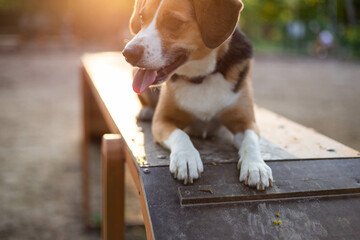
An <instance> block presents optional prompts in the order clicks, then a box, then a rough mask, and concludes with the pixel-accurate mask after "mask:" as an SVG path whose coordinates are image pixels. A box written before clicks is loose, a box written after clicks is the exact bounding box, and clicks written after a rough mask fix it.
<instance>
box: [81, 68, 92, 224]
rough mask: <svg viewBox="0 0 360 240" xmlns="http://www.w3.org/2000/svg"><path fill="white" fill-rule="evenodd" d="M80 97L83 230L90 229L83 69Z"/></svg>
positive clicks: (86, 94)
mask: <svg viewBox="0 0 360 240" xmlns="http://www.w3.org/2000/svg"><path fill="white" fill-rule="evenodd" d="M81 70H82V71H81V95H82V146H81V148H82V156H81V194H82V212H83V224H84V226H85V228H88V227H90V185H89V171H90V169H89V143H90V131H89V121H90V116H89V102H90V98H91V96H90V94H91V93H90V89H89V86H88V83H87V79H86V73H85V70H84V69H81Z"/></svg>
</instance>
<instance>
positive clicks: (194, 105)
mask: <svg viewBox="0 0 360 240" xmlns="http://www.w3.org/2000/svg"><path fill="white" fill-rule="evenodd" d="M169 84H171V85H172V87H173V88H175V91H174V98H175V101H176V103H177V105H178V106H179V107H181V108H182V109H184V110H186V111H188V112H190V113H191V114H193V115H194V116H196V117H197V118H198V119H200V120H202V121H209V120H211V119H212V118H213V117H215V116H216V114H218V113H219V112H220V111H222V110H224V109H225V108H226V107H229V106H231V105H233V104H234V103H235V102H236V100H237V99H238V98H239V96H240V94H241V91H239V92H237V93H234V92H233V90H232V89H233V87H234V84H233V83H231V82H229V81H226V80H225V79H224V77H223V75H222V74H220V73H216V74H213V75H210V76H208V77H207V78H205V79H204V81H203V82H202V83H201V84H194V83H189V82H187V81H183V80H179V81H174V82H169Z"/></svg>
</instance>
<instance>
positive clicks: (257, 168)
mask: <svg viewBox="0 0 360 240" xmlns="http://www.w3.org/2000/svg"><path fill="white" fill-rule="evenodd" d="M245 153H246V152H245ZM238 168H240V178H239V180H240V182H245V185H248V186H251V187H256V189H257V190H265V188H266V187H269V186H272V182H273V176H272V171H271V168H270V167H269V166H268V165H267V164H266V163H265V162H264V160H263V159H262V158H261V156H259V155H258V154H244V156H242V157H241V158H240V160H239V162H238Z"/></svg>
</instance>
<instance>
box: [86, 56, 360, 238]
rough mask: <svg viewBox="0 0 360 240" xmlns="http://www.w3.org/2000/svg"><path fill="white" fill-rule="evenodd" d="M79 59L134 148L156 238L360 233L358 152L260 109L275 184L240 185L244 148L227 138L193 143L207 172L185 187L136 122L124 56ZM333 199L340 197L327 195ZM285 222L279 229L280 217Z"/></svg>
mask: <svg viewBox="0 0 360 240" xmlns="http://www.w3.org/2000/svg"><path fill="white" fill-rule="evenodd" d="M82 64H83V70H84V72H85V74H86V75H87V77H88V84H89V86H90V88H91V91H92V93H93V95H94V97H95V99H96V102H97V104H98V105H99V107H100V109H101V111H102V114H103V116H104V117H105V120H106V122H107V125H108V126H109V128H110V130H111V132H112V133H119V134H121V136H122V137H123V139H124V141H125V143H126V146H127V148H128V150H129V151H128V156H129V159H127V163H128V164H129V165H130V168H132V169H133V170H132V174H133V177H134V179H135V183H136V185H137V187H138V189H143V190H144V192H145V199H146V203H145V206H143V207H144V208H146V211H147V214H148V215H147V216H145V218H146V217H148V224H150V225H151V229H152V234H151V236H152V237H154V238H156V239H209V238H208V237H206V236H212V237H213V238H215V239H238V237H240V236H241V237H243V238H244V239H249V238H259V239H262V238H264V237H265V238H266V239H278V238H281V239H290V238H291V237H295V238H294V239H309V238H318V239H325V238H326V239H338V237H344V236H345V237H346V236H356V234H360V232H359V231H360V229H359V228H356V227H355V226H356V224H357V226H359V225H358V221H359V220H360V197H359V193H360V159H359V158H358V157H359V152H358V151H356V150H354V149H352V148H349V147H347V146H345V145H343V144H341V143H339V142H337V141H334V140H332V139H330V138H328V137H326V136H324V135H322V134H320V133H318V132H316V131H315V130H313V129H310V128H306V127H304V126H301V125H299V124H297V123H295V122H293V121H290V120H288V119H286V118H284V117H281V116H279V115H277V114H275V113H272V112H270V111H268V110H266V109H264V108H261V107H258V106H257V107H256V109H255V110H256V119H257V122H258V125H259V127H260V132H261V134H262V140H261V151H262V154H263V157H264V159H265V160H266V161H267V162H268V164H269V165H270V167H271V168H272V169H273V176H274V179H275V186H274V187H273V188H270V189H268V190H266V191H265V192H257V191H255V190H252V189H249V188H247V187H245V186H243V184H240V183H239V182H238V171H237V170H236V163H237V161H238V154H237V151H236V150H235V148H234V147H233V145H232V142H231V138H230V137H228V136H227V134H224V137H221V138H218V139H210V140H200V139H192V140H193V142H194V145H195V147H196V148H197V149H198V150H199V152H200V155H201V157H202V160H203V162H204V168H205V172H204V175H203V176H202V178H201V179H200V180H198V181H195V183H194V185H192V186H183V185H182V184H181V183H180V182H179V181H176V180H174V179H173V178H172V176H171V174H170V173H169V170H168V165H169V152H168V151H167V150H165V149H164V148H162V147H161V146H159V145H158V144H156V143H154V141H153V138H152V134H151V127H150V124H151V123H149V122H138V121H137V120H136V115H137V113H138V112H139V110H140V107H141V106H140V103H139V101H138V100H137V96H136V94H135V93H134V92H133V90H132V68H131V67H130V66H129V65H128V64H127V63H126V62H125V61H124V59H123V57H122V55H121V54H120V53H116V52H108V53H97V54H86V55H84V56H83V58H82ZM306 159H307V160H306ZM145 169H146V170H145ZM333 195H336V196H339V197H335V198H331V199H330V196H333ZM344 195H346V197H341V196H344ZM350 196H351V197H350ZM329 199H330V200H331V201H329ZM214 203H217V204H215V205H214ZM219 203H220V204H219ZM334 206H336V207H334ZM277 212H279V213H280V216H281V217H280V218H278V217H276V216H275V214H276V213H277ZM279 219H282V221H283V224H282V226H280V225H276V224H274V223H273V220H279ZM145 222H146V219H145ZM345 230H346V231H347V232H346V231H345ZM148 236H149V235H148ZM190 236H191V237H190ZM259 236H261V237H259ZM329 237H330V238H329Z"/></svg>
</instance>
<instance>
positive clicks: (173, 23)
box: [163, 16, 185, 31]
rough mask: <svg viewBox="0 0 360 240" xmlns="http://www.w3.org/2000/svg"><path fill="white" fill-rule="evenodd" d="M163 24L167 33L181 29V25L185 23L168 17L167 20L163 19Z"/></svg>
mask: <svg viewBox="0 0 360 240" xmlns="http://www.w3.org/2000/svg"><path fill="white" fill-rule="evenodd" d="M163 23H164V26H165V27H166V28H167V29H168V30H169V31H178V30H180V29H181V27H182V26H183V24H184V23H185V22H184V21H182V20H181V19H178V18H176V17H173V16H168V17H167V18H165V19H164V21H163Z"/></svg>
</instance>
